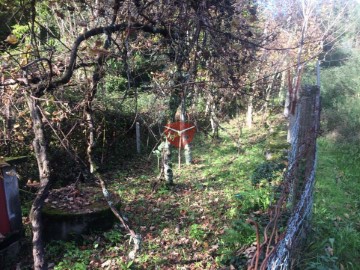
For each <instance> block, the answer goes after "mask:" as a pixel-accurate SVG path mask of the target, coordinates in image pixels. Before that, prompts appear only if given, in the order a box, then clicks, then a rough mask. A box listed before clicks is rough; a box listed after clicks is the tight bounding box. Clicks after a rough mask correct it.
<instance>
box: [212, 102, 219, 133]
mask: <svg viewBox="0 0 360 270" xmlns="http://www.w3.org/2000/svg"><path fill="white" fill-rule="evenodd" d="M210 124H211V129H212V137H213V138H214V139H218V138H219V119H218V118H217V116H216V106H215V104H214V103H213V104H211V105H210Z"/></svg>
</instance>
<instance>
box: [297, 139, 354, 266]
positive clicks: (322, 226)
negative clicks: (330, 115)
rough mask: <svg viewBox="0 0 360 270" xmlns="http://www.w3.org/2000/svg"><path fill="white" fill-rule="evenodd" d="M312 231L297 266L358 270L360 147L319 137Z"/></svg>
mask: <svg viewBox="0 0 360 270" xmlns="http://www.w3.org/2000/svg"><path fill="white" fill-rule="evenodd" d="M318 146H319V147H318V150H319V152H318V166H317V174H316V181H317V182H316V189H315V204H314V215H313V231H312V235H310V237H309V239H311V240H310V241H309V244H308V247H307V251H306V256H305V259H304V260H303V266H302V267H301V268H300V269H305V268H306V267H307V269H360V212H359V208H360V180H359V179H360V167H359V161H360V148H359V146H357V145H350V144H340V143H336V142H334V141H331V140H330V139H326V138H321V139H320V140H319V144H318Z"/></svg>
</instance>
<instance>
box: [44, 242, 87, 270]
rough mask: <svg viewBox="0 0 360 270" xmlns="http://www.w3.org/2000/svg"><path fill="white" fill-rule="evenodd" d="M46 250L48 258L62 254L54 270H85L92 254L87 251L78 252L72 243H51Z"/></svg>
mask: <svg viewBox="0 0 360 270" xmlns="http://www.w3.org/2000/svg"><path fill="white" fill-rule="evenodd" d="M46 250H47V254H48V256H49V257H52V256H54V257H57V256H59V254H63V258H62V260H61V261H60V262H59V263H58V264H57V265H55V267H54V270H68V269H75V270H86V269H87V265H89V262H90V261H89V258H90V255H91V254H92V251H91V250H89V249H86V250H80V249H79V248H78V247H77V245H76V244H75V243H74V242H63V241H57V242H51V243H50V244H49V245H48V246H47V248H46Z"/></svg>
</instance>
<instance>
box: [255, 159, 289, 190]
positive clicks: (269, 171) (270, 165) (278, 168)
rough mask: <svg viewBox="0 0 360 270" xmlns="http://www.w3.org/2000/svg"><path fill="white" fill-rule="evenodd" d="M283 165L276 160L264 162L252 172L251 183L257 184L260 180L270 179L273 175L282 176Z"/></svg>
mask: <svg viewBox="0 0 360 270" xmlns="http://www.w3.org/2000/svg"><path fill="white" fill-rule="evenodd" d="M284 168H285V165H284V164H282V163H276V162H264V163H261V164H260V165H259V166H257V167H256V169H255V171H254V173H253V174H252V176H251V182H252V183H253V185H257V184H259V183H260V182H261V181H262V180H267V181H271V180H272V179H273V178H274V177H275V176H278V175H279V174H280V176H282V171H283V169H284Z"/></svg>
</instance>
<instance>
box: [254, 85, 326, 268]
mask: <svg viewBox="0 0 360 270" xmlns="http://www.w3.org/2000/svg"><path fill="white" fill-rule="evenodd" d="M297 103H298V104H297V106H296V110H295V112H294V114H293V115H290V116H289V133H288V142H289V143H290V146H291V148H290V151H289V156H288V168H287V171H286V173H285V176H284V181H283V185H282V187H281V188H282V190H281V193H280V196H279V199H278V201H277V203H276V204H275V205H274V206H273V207H271V208H270V209H269V222H268V224H267V226H266V227H265V228H264V231H263V241H262V242H261V243H260V240H259V239H260V237H258V243H257V252H256V253H255V255H254V257H253V258H252V260H251V262H250V264H249V265H248V269H250V270H253V269H254V270H257V269H260V270H266V269H271V270H285V269H286V270H288V269H292V268H293V267H294V265H295V263H296V261H297V256H296V255H297V254H298V251H299V249H300V248H301V245H302V243H303V240H304V239H305V236H306V233H307V231H308V229H309V221H310V218H311V213H312V206H313V189H314V183H315V171H316V155H317V154H316V139H317V136H318V134H319V128H320V109H321V108H320V107H321V106H320V89H319V87H317V86H304V87H302V88H301V91H300V98H299V100H298V102H297ZM284 219H285V220H287V223H286V227H285V228H286V229H285V230H283V229H281V228H282V227H283V226H284ZM257 233H258V234H259V232H257Z"/></svg>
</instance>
